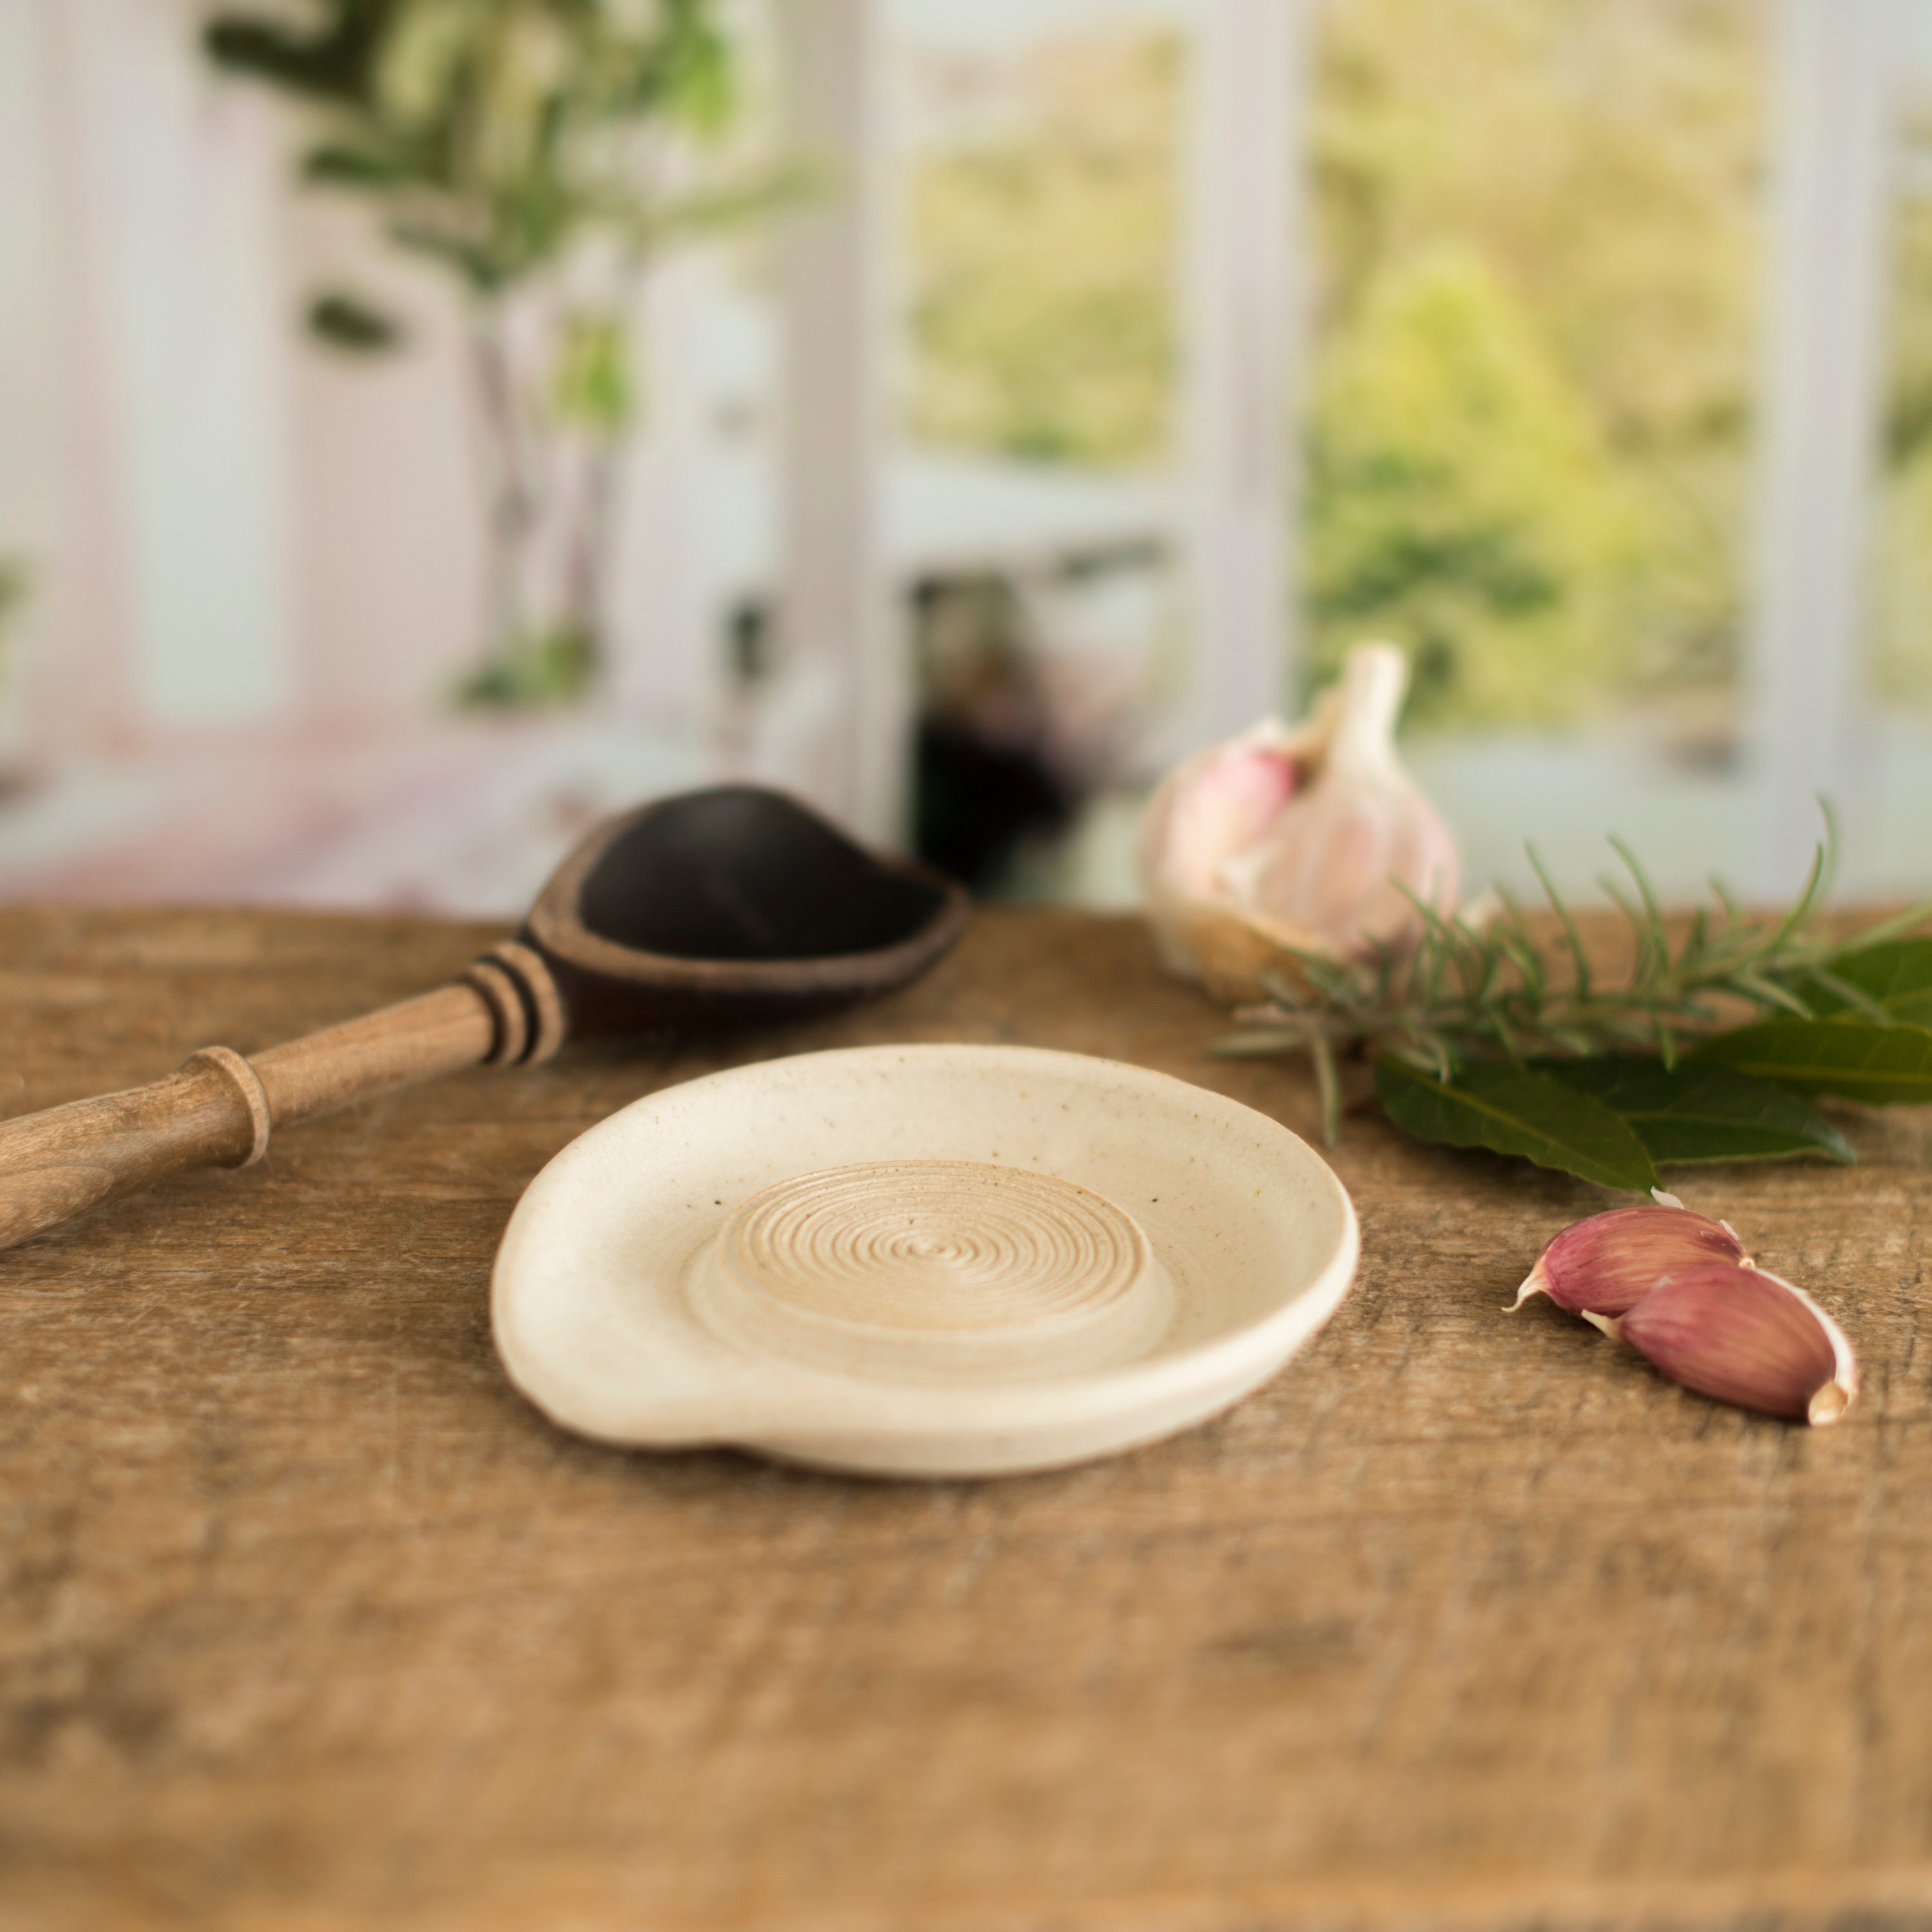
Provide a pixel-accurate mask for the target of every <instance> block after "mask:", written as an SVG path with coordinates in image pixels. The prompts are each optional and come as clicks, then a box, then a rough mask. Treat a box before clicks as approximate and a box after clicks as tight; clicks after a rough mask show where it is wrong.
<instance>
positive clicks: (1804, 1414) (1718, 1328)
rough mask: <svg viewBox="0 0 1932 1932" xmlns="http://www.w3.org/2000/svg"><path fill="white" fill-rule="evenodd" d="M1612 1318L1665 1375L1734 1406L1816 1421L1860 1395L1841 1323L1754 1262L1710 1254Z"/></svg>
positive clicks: (1829, 1418) (1833, 1416) (1833, 1415)
mask: <svg viewBox="0 0 1932 1932" xmlns="http://www.w3.org/2000/svg"><path fill="white" fill-rule="evenodd" d="M1610 1328H1611V1330H1612V1332H1613V1333H1615V1334H1618V1335H1620V1336H1621V1337H1622V1339H1623V1340H1625V1341H1626V1342H1628V1343H1630V1344H1631V1346H1632V1347H1633V1348H1634V1349H1637V1352H1639V1353H1640V1355H1643V1357H1644V1358H1645V1359H1646V1361H1649V1363H1650V1364H1652V1367H1655V1368H1656V1369H1657V1370H1658V1371H1659V1372H1660V1373H1662V1374H1664V1375H1666V1376H1669V1377H1670V1379H1671V1380H1672V1381H1673V1382H1681V1383H1682V1384H1683V1385H1684V1386H1685V1388H1688V1389H1694V1390H1696V1391H1697V1393H1698V1394H1700V1395H1708V1396H1712V1397H1715V1398H1716V1399H1717V1400H1718V1401H1720V1402H1730V1403H1736V1404H1737V1405H1738V1406H1739V1408H1741V1409H1761V1410H1762V1411H1763V1412H1764V1413H1765V1414H1766V1415H1781V1416H1786V1417H1789V1418H1791V1419H1793V1421H1803V1422H1808V1423H1811V1424H1813V1425H1814V1426H1822V1425H1823V1424H1826V1423H1832V1422H1836V1421H1838V1418H1840V1417H1841V1415H1843V1414H1844V1412H1845V1411H1846V1409H1849V1408H1850V1406H1852V1403H1853V1402H1854V1401H1855V1400H1856V1399H1857V1396H1858V1362H1857V1360H1856V1358H1855V1357H1854V1356H1853V1355H1852V1345H1851V1343H1849V1341H1847V1340H1846V1337H1845V1331H1843V1329H1842V1328H1840V1327H1839V1326H1838V1324H1837V1323H1836V1322H1834V1321H1833V1320H1832V1318H1831V1317H1830V1316H1829V1315H1827V1314H1826V1313H1825V1311H1824V1310H1823V1309H1822V1308H1820V1307H1819V1306H1818V1304H1817V1303H1816V1302H1815V1301H1813V1300H1812V1299H1811V1297H1810V1296H1809V1295H1807V1294H1806V1293H1805V1291H1804V1290H1803V1289H1801V1288H1796V1287H1794V1286H1793V1285H1792V1284H1791V1283H1790V1282H1788V1281H1784V1280H1781V1279H1780V1278H1779V1277H1778V1276H1776V1275H1775V1274H1766V1272H1765V1271H1763V1269H1761V1268H1736V1267H1731V1266H1727V1265H1725V1264H1724V1263H1722V1262H1716V1263H1709V1264H1706V1265H1704V1266H1703V1267H1700V1268H1693V1269H1691V1270H1689V1271H1688V1272H1686V1273H1685V1274H1679V1275H1673V1277H1670V1279H1669V1280H1666V1281H1664V1282H1661V1283H1659V1284H1658V1286H1656V1287H1655V1288H1654V1289H1652V1290H1651V1292H1649V1294H1648V1295H1645V1296H1644V1297H1643V1298H1642V1299H1641V1300H1640V1301H1637V1303H1636V1304H1634V1306H1633V1307H1631V1309H1630V1310H1629V1312H1628V1313H1627V1314H1625V1316H1623V1317H1622V1319H1620V1320H1619V1321H1616V1322H1614V1323H1613V1324H1611V1325H1610Z"/></svg>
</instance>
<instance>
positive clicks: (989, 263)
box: [913, 0, 1767, 725]
mask: <svg viewBox="0 0 1932 1932" xmlns="http://www.w3.org/2000/svg"><path fill="white" fill-rule="evenodd" d="M1766 14H1767V10H1766V9H1765V8H1764V7H1762V6H1761V5H1758V4H1757V0H1482V4H1481V5H1476V4H1466V0H1331V4H1330V5H1328V7H1325V9H1324V10H1322V17H1321V20H1322V24H1321V28H1320V33H1319V49H1318V62H1317V74H1316V83H1315V89H1314V104H1313V113H1314V118H1313V130H1312V133H1311V136H1310V154H1309V159H1310V166H1311V168H1312V180H1313V231H1314V244H1315V257H1316V269H1317V273H1318V281H1319V288H1318V295H1317V302H1316V342H1315V368H1314V371H1313V379H1312V382H1311V384H1310V390H1311V398H1310V401H1311V411H1310V424H1309V434H1310V470H1311V475H1310V489H1309V491H1308V493H1307V501H1306V503H1305V505H1304V511H1305V517H1306V524H1305V528H1304V533H1303V541H1302V550H1303V556H1304V580H1305V592H1306V595H1307V599H1308V601H1309V603H1310V612H1309V615H1310V619H1311V622H1312V626H1313V643H1314V646H1315V648H1314V649H1313V652H1312V653H1311V656H1312V658H1313V663H1312V665H1311V670H1313V673H1315V674H1316V675H1318V676H1319V675H1322V674H1323V673H1324V670H1325V662H1326V660H1327V658H1328V657H1329V656H1330V655H1331V654H1332V652H1333V649H1334V647H1335V646H1336V645H1337V643H1339V642H1340V641H1342V640H1343V639H1345V638H1346V637H1355V636H1360V635H1361V634H1364V632H1370V631H1384V632H1388V633H1390V634H1394V635H1396V636H1397V637H1401V638H1403V639H1404V640H1406V641H1408V642H1409V643H1412V644H1413V645H1415V646H1416V647H1417V648H1418V651H1419V652H1420V654H1421V658H1422V664H1423V669H1424V679H1423V682H1422V683H1421V687H1420V688H1419V689H1418V696H1417V702H1416V705H1415V710H1414V712H1412V715H1414V716H1417V717H1419V718H1424V719H1427V718H1436V719H1438V720H1441V721H1454V722H1456V723H1458V724H1472V725H1480V724H1553V723H1561V722H1564V721H1569V720H1572V719H1574V718H1578V717H1579V716H1581V715H1587V714H1589V713H1590V712H1593V711H1595V710H1598V709H1601V708H1602V707H1604V706H1606V705H1608V704H1611V703H1622V702H1626V701H1628V700H1631V699H1632V698H1633V697H1643V695H1644V694H1646V692H1649V691H1656V690H1667V689H1676V690H1680V691H1681V690H1682V689H1683V688H1686V687H1691V688H1695V687H1698V686H1703V687H1706V688H1711V689H1713V690H1721V689H1722V688H1724V687H1726V686H1727V684H1728V682H1729V681H1730V679H1731V678H1732V676H1733V673H1734V671H1735V668H1736V656H1737V647H1738V640H1739V630H1740V628H1741V619H1740V611H1741V607H1742V589H1741V583H1740V566H1741V561H1742V557H1743V556H1744V555H1745V550H1746V544H1745V527H1746V517H1747V514H1748V474H1749V467H1748V466H1749V460H1750V450H1749V447H1748V433H1749V424H1748V410H1749V399H1750V395H1751V388H1752V385H1753V383H1754V380H1755V376H1756V371H1757V340H1756V322H1757V315H1756V310H1757V294H1758V290H1759V286H1760V273H1759V266H1758V253H1757V251H1758V248H1759V244H1760V222H1761V208H1762V202H1763V189H1762V173H1763V146H1764V126H1763V113H1764V101H1763V92H1764V78H1765V69H1766V50H1765V48H1764V46H1763V34H1764V31H1765V27H1766ZM1183 80H1184V56H1183V55H1181V53H1180V52H1178V51H1177V49H1175V47H1174V46H1172V44H1170V43H1167V42H1166V41H1164V40H1160V39H1159V38H1157V37H1145V38H1142V39H1141V40H1138V41H1133V40H1122V39H1121V38H1120V37H1118V36H1116V37H1092V38H1088V39H1085V40H1082V41H1079V42H1076V41H1068V42H1066V43H1062V44H1061V46H1060V47H1059V48H1058V49H1057V50H1055V51H1054V52H1052V54H1051V55H1045V56H1042V57H1040V58H1037V59H1036V60H1035V61H1034V62H1033V63H1032V65H1031V67H1030V68H1028V71H1027V72H1026V74H1025V76H1024V77H1023V79H1022V86H1021V87H1020V89H1019V96H1020V105H1019V109H1018V110H1016V112H1015V113H1013V114H1012V115H1009V116H1008V117H1007V121H1006V122H1004V124H999V125H998V126H996V127H994V128H993V129H992V130H990V131H989V132H988V133H985V134H984V135H983V136H978V137H977V138H973V139H968V140H965V141H964V142H961V143H960V144H959V145H957V146H956V147H955V148H953V149H951V150H950V151H941V152H935V154H932V155H930V156H929V157H927V158H926V160H925V161H924V163H923V164H922V167H921V169H920V172H919V178H918V181H917V184H916V204H915V210H916V219H917V224H918V225H917V230H916V253H917V255H918V257H919V264H920V266H919V276H918V294H919V300H918V305H917V308H916V323H917V329H918V344H919V365H918V370H917V382H916V393H915V401H914V405H913V422H914V424H915V425H916V427H917V428H919V430H920V431H922V433H924V434H928V435H931V436H934V437H938V438H941V439H942V440H947V441H951V442H954V443H965V444H969V445H972V446H977V447H982V448H987V449H995V450H999V451H1003V452H1007V453H1010V454H1013V455H1029V456H1039V455H1046V456H1049V457H1052V458H1057V459H1059V460H1066V461H1068V462H1078V463H1096V464H1103V465H1112V466H1124V467H1133V466H1146V465H1150V464H1153V463H1157V462H1159V461H1160V460H1163V458H1164V457H1165V456H1166V455H1168V454H1169V442H1170V439H1171V434H1172V425H1171V422H1170V419H1169V404H1168V403H1167V401H1166V396H1167V395H1168V393H1169V389H1170V387H1171V378H1172V365H1173V361H1174V329H1175V324H1174V320H1173V317H1172V288H1173V285H1174V283H1175V276H1176V255H1175V250H1176V247H1177V244H1178V233H1177V228H1176V209H1175V200H1174V196H1175V175H1176V166H1177V153H1176V141H1177V137H1178V115H1179V114H1180V113H1181V104H1182V89H1181V83H1182V82H1183ZM1109 90H1112V92H1111V93H1110V92H1109ZM1103 155H1105V156H1106V166H1104V167H1103V166H1102V164H1101V160H1100V157H1102V156H1103ZM1090 231H1091V236H1092V237H1093V238H1094V239H1091V241H1090V239H1089V237H1090ZM1505 445H1506V447H1505Z"/></svg>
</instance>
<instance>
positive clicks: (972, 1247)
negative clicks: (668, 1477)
mask: <svg viewBox="0 0 1932 1932" xmlns="http://www.w3.org/2000/svg"><path fill="white" fill-rule="evenodd" d="M1358 1246H1359V1244H1358V1236H1357V1233H1356V1228H1355V1211H1354V1210H1353V1209H1352V1208H1351V1207H1350V1205H1349V1197H1348V1196H1347V1195H1346V1193H1343V1189H1342V1185H1341V1183H1340V1181H1337V1179H1336V1178H1335V1177H1334V1174H1333V1173H1331V1172H1330V1170H1329V1169H1328V1166H1327V1165H1326V1163H1324V1162H1323V1161H1322V1160H1321V1159H1320V1158H1319V1157H1318V1156H1317V1155H1316V1154H1315V1152H1314V1151H1313V1149H1312V1148H1310V1147H1309V1146H1308V1145H1307V1143H1306V1142H1303V1141H1301V1140H1299V1139H1297V1138H1296V1136H1294V1135H1293V1134H1292V1133H1289V1131H1288V1130H1287V1129H1286V1128H1285V1127H1281V1126H1280V1125H1279V1124H1277V1123H1276V1122H1275V1121H1271V1120H1270V1119H1269V1118H1268V1117H1267V1116H1266V1115H1264V1114H1258V1113H1256V1112H1254V1110H1253V1109H1252V1108H1248V1107H1244V1106H1240V1105H1238V1103H1236V1102H1235V1101H1232V1100H1224V1099H1223V1098H1222V1097H1220V1095H1218V1094H1211V1093H1208V1092H1207V1091H1205V1089H1203V1088H1199V1087H1190V1086H1189V1085H1187V1084H1186V1083H1185V1082H1182V1081H1179V1080H1174V1079H1169V1077H1168V1076H1166V1075H1165V1074H1161V1073H1148V1071H1147V1070H1145V1068H1142V1067H1127V1066H1123V1065H1121V1064H1119V1063H1118V1062H1117V1061H1109V1060H1094V1059H1089V1058H1085V1056H1083V1055H1078V1054H1070V1053H1046V1052H1040V1051H1037V1050H1036V1049H1033V1048H1030V1047H1005V1046H876V1047H862V1048H859V1049H854V1050H852V1051H850V1052H834V1053H812V1054H805V1055H799V1057H797V1058H793V1059H788V1060H772V1061H765V1062H763V1064H760V1065H758V1066H755V1067H740V1068H738V1069H736V1070H734V1071H733V1072H731V1073H717V1074H713V1075H712V1076H710V1077H709V1079H703V1080H694V1081H691V1082H689V1083H688V1085H685V1086H682V1087H673V1088H667V1090H665V1091H664V1092H662V1093H659V1094H651V1095H650V1096H649V1097H647V1098H646V1099H644V1100H640V1101H637V1103H635V1104H634V1106H629V1107H626V1108H625V1109H623V1110H622V1112H620V1113H616V1114H613V1115H611V1116H610V1118H609V1119H608V1120H607V1121H602V1122H601V1123H600V1124H598V1126H596V1127H592V1129H591V1130H589V1133H586V1134H584V1135H583V1136H581V1137H580V1139H577V1140H575V1141H574V1142H571V1145H569V1146H568V1147H567V1148H565V1149H564V1151H562V1153H561V1154H559V1155H558V1156H557V1157H556V1159H555V1160H553V1161H552V1162H551V1163H550V1165H549V1166H547V1168H545V1169H544V1171H543V1172H542V1173H541V1174H540V1175H538V1176H537V1178H536V1179H535V1181H532V1183H531V1184H530V1187H529V1191H528V1192H527V1193H526V1194H525V1195H524V1196H523V1199H522V1201H521V1202H520V1203H519V1204H518V1205H517V1211H516V1213H515V1214H514V1215H513V1216H511V1220H510V1225H509V1227H508V1230H507V1231H506V1232H505V1235H504V1237H503V1245H502V1249H501V1250H500V1251H499V1253H498V1255H497V1257H496V1276H495V1280H494V1284H493V1291H492V1305H493V1319H494V1321H495V1325H496V1346H497V1349H499V1352H501V1354H502V1358H503V1361H504V1364H505V1367H507V1368H508V1370H509V1373H510V1378H511V1380H512V1381H513V1382H514V1383H515V1384H516V1385H517V1387H518V1388H520V1389H521V1390H522V1391H523V1393H524V1394H526V1395H527V1396H528V1397H529V1398H530V1400H532V1402H534V1403H536V1405H537V1406H538V1408H540V1409H542V1410H543V1411H544V1413H545V1414H546V1415H549V1416H550V1418H552V1419H553V1420H554V1421H557V1422H559V1423H561V1424H562V1425H563V1426H564V1427H565V1428H567V1429H572V1430H577V1432H578V1433H580V1434H583V1435H585V1436H594V1437H596V1438H598V1439H600V1440H601V1441H604V1442H619V1443H627V1444H634V1445H639V1446H641V1447H649V1448H673V1447H676V1446H680V1445H694V1444H698V1443H706V1442H711V1443H733V1444H737V1445H742V1446H743V1447H745V1448H753V1449H758V1450H761V1451H764V1452H765V1453H766V1454H769V1455H773V1456H778V1457H785V1458H787V1459H788V1460H793V1461H796V1462H802V1463H814V1464H817V1465H820V1466H823V1467H826V1468H831V1469H856V1470H865V1471H870V1472H875V1473H878V1474H882V1475H994V1474H997V1473H999V1472H1004V1471H1012V1470H1019V1469H1047V1468H1052V1467H1053V1466H1056V1465H1058V1464H1061V1463H1077V1462H1080V1461H1082V1460H1085V1459H1086V1458H1088V1457H1093V1456H1100V1455H1104V1454H1107V1453H1108V1452H1109V1451H1112V1450H1116V1449H1124V1448H1128V1447H1130V1445H1133V1444H1135V1443H1139V1442H1148V1441H1151V1439H1154V1438H1155V1437H1157V1436H1167V1435H1171V1434H1172V1433H1173V1432H1174V1431H1175V1430H1179V1429H1184V1428H1187V1427H1189V1426H1190V1424H1193V1423H1196V1422H1199V1421H1202V1420H1203V1419H1205V1418H1206V1417H1208V1416H1210V1415H1214V1414H1215V1413H1217V1412H1218V1411H1220V1410H1221V1409H1226V1407H1227V1406H1229V1403H1232V1402H1235V1401H1236V1400H1238V1399H1239V1398H1240V1397H1242V1396H1244V1395H1245V1394H1247V1393H1248V1392H1249V1391H1250V1390H1251V1389H1253V1388H1256V1386H1257V1385H1259V1384H1260V1383H1262V1382H1265V1381H1266V1380H1267V1379H1268V1377H1269V1376H1271V1375H1273V1374H1274V1372H1275V1371H1276V1370H1277V1369H1278V1368H1280V1367H1281V1365H1282V1364H1283V1363H1284V1362H1285V1361H1287V1360H1288V1358H1289V1356H1290V1355H1292V1354H1293V1353H1294V1352H1295V1350H1296V1349H1298V1348H1299V1347H1300V1346H1301V1344H1302V1343H1304V1341H1306V1340H1307V1339H1308V1337H1310V1335H1312V1334H1313V1333H1314V1332H1315V1331H1316V1329H1317V1328H1319V1327H1320V1326H1321V1325H1322V1323H1323V1322H1325V1321H1326V1320H1327V1319H1328V1316H1330V1315H1331V1313H1333V1312H1334V1308H1335V1307H1336V1304H1337V1303H1338V1302H1339V1301H1340V1300H1341V1298H1342V1297H1343V1295H1344V1294H1346V1292H1347V1290H1348V1287H1349V1283H1350V1281H1351V1280H1352V1279H1353V1277H1354V1275H1355V1260H1356V1256H1357V1253H1358Z"/></svg>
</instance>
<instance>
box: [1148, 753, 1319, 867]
mask: <svg viewBox="0 0 1932 1932" xmlns="http://www.w3.org/2000/svg"><path fill="white" fill-rule="evenodd" d="M1295 778H1296V773H1295V763H1294V758H1293V753H1292V741H1291V740H1290V739H1289V734H1288V733H1287V732H1286V731H1285V730H1283V728H1282V727H1281V726H1280V725H1279V724H1276V723H1275V722H1274V721H1273V720H1272V719H1265V720H1264V721H1262V723H1261V724H1258V725H1256V726H1255V727H1254V728H1253V730H1249V731H1244V733H1242V734H1241V736H1239V737H1238V738H1231V739H1229V740H1228V741H1227V742H1226V743H1225V744H1220V745H1210V746H1209V747H1208V749H1207V750H1206V751H1201V752H1198V753H1197V754H1196V755H1195V756H1194V757H1191V758H1190V759H1189V760H1187V762H1186V763H1184V764H1183V765H1181V766H1180V767H1179V769H1177V770H1176V771H1175V772H1173V773H1172V775H1171V776H1169V778H1167V779H1166V781H1164V782H1163V784H1162V785H1161V787H1160V790H1158V791H1157V792H1156V793H1155V794H1154V798H1153V799H1152V801H1151V803H1150V804H1149V805H1148V814H1147V818H1146V821H1145V826H1144V827H1143V829H1142V834H1141V849H1140V862H1141V876H1142V883H1144V884H1145V886H1146V888H1147V889H1148V892H1150V893H1154V894H1170V895H1175V896H1178V897H1180V898H1190V899H1211V898H1214V896H1215V895H1216V893H1217V892H1218V891H1219V889H1220V872H1221V868H1222V866H1223V865H1224V864H1225V863H1226V862H1227V860H1228V859H1231V858H1232V857H1233V856H1234V855H1235V853H1238V852H1240V851H1243V850H1246V848H1247V847H1249V846H1250V845H1252V844H1253V843H1254V842H1255V841H1256V839H1258V838H1260V836H1261V835H1262V833H1263V832H1265V831H1266V830H1267V829H1268V827H1269V826H1271V824H1273V823H1274V820H1275V819H1276V817H1277V815H1278V814H1280V811H1281V808H1282V807H1283V805H1286V803H1287V802H1288V801H1289V796H1291V794H1292V793H1293V792H1294V790H1295Z"/></svg>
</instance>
